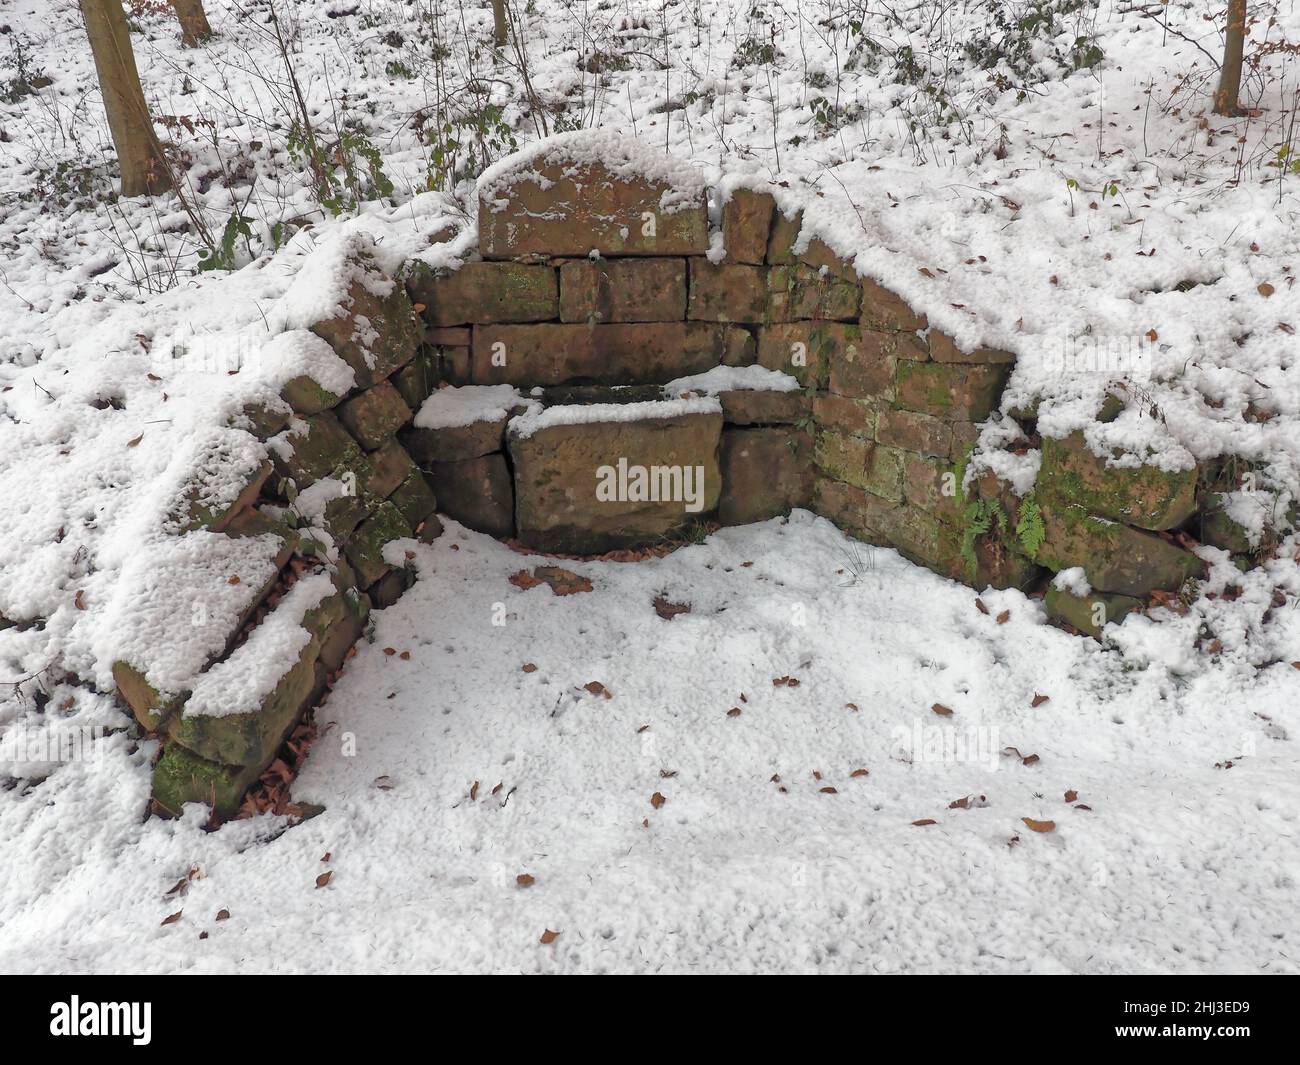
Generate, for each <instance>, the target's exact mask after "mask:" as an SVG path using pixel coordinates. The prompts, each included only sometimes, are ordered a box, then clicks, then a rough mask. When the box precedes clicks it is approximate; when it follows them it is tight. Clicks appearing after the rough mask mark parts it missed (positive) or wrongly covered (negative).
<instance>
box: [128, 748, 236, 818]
mask: <svg viewBox="0 0 1300 1065" xmlns="http://www.w3.org/2000/svg"><path fill="white" fill-rule="evenodd" d="M259 772H260V771H259V770H258V769H256V768H238V767H235V766H227V765H220V764H218V763H216V762H209V761H208V760H207V759H206V758H200V757H199V756H198V755H197V754H195V753H193V752H192V751H188V750H186V749H185V748H184V747H182V746H180V745H179V744H175V743H171V744H168V745H167V748H166V749H165V750H164V751H163V754H162V757H161V758H159V759H158V762H157V763H156V764H155V765H154V767H153V798H154V801H155V802H156V803H157V804H158V805H159V806H160V807H162V809H163V810H165V811H166V812H167V813H169V814H172V815H173V816H176V817H179V816H180V814H181V812H182V810H183V808H184V805H185V803H187V802H205V803H208V804H209V805H210V806H211V807H212V809H213V811H214V813H215V814H216V815H217V816H218V817H220V818H227V817H231V816H232V815H234V814H235V813H237V812H238V810H239V804H240V803H241V802H242V801H243V798H244V792H246V791H247V790H248V788H249V787H250V786H251V785H252V784H253V783H254V781H256V780H257V778H258V775H259Z"/></svg>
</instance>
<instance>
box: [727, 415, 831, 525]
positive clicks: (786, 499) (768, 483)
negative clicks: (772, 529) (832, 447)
mask: <svg viewBox="0 0 1300 1065" xmlns="http://www.w3.org/2000/svg"><path fill="white" fill-rule="evenodd" d="M720 465H721V474H722V494H721V496H720V498H719V502H718V520H719V521H721V522H722V524H724V525H748V524H749V523H750V522H755V521H766V520H767V519H768V518H774V517H776V516H777V515H779V514H788V513H790V511H791V510H792V509H793V508H794V507H806V506H808V504H809V502H810V501H811V498H812V480H813V476H812V443H811V437H810V435H809V434H808V433H806V432H802V431H800V430H798V429H791V428H764V429H731V428H727V429H724V430H723V433H722V449H721V453H720Z"/></svg>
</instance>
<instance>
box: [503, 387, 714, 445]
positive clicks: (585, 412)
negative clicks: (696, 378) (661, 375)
mask: <svg viewBox="0 0 1300 1065" xmlns="http://www.w3.org/2000/svg"><path fill="white" fill-rule="evenodd" d="M721 413H722V404H721V403H719V402H718V400H717V398H716V397H713V396H708V397H702V396H696V397H693V398H690V399H663V400H648V401H646V402H643V403H558V404H556V405H555V406H554V407H546V408H545V409H538V408H534V409H532V410H529V411H526V412H525V413H523V414H519V415H516V416H515V417H513V418H511V419H510V421H509V423H508V425H507V431H508V432H509V434H510V435H511V436H513V437H515V438H517V439H520V440H523V439H527V438H528V437H530V436H532V435H533V434H534V433H537V432H539V431H540V430H542V429H550V428H553V427H554V426H557V425H593V424H596V423H600V422H642V421H647V420H652V419H659V418H680V417H683V416H684V415H688V414H721Z"/></svg>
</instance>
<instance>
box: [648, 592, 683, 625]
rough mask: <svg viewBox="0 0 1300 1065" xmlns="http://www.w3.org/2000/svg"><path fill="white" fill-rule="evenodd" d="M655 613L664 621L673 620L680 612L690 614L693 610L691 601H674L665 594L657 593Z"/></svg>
mask: <svg viewBox="0 0 1300 1065" xmlns="http://www.w3.org/2000/svg"><path fill="white" fill-rule="evenodd" d="M654 608H655V613H656V614H658V615H659V616H660V617H661V618H663V619H664V621H672V620H673V618H675V617H676V616H677V615H678V614H689V613H690V612H691V604H690V603H673V602H670V601H669V600H668V599H667V598H666V597H665V596H663V595H656V596H655V598H654Z"/></svg>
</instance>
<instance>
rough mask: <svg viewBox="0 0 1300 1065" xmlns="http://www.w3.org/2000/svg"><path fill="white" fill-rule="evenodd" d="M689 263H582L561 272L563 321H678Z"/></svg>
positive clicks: (682, 313) (683, 306) (683, 311)
mask: <svg viewBox="0 0 1300 1065" xmlns="http://www.w3.org/2000/svg"><path fill="white" fill-rule="evenodd" d="M685 317H686V260H685V259H601V260H600V261H598V262H593V261H592V260H590V259H579V260H574V261H572V262H566V263H564V264H563V265H562V266H561V267H560V320H561V321H564V322H591V323H596V322H680V321H682V320H683V319H684V318H685Z"/></svg>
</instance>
